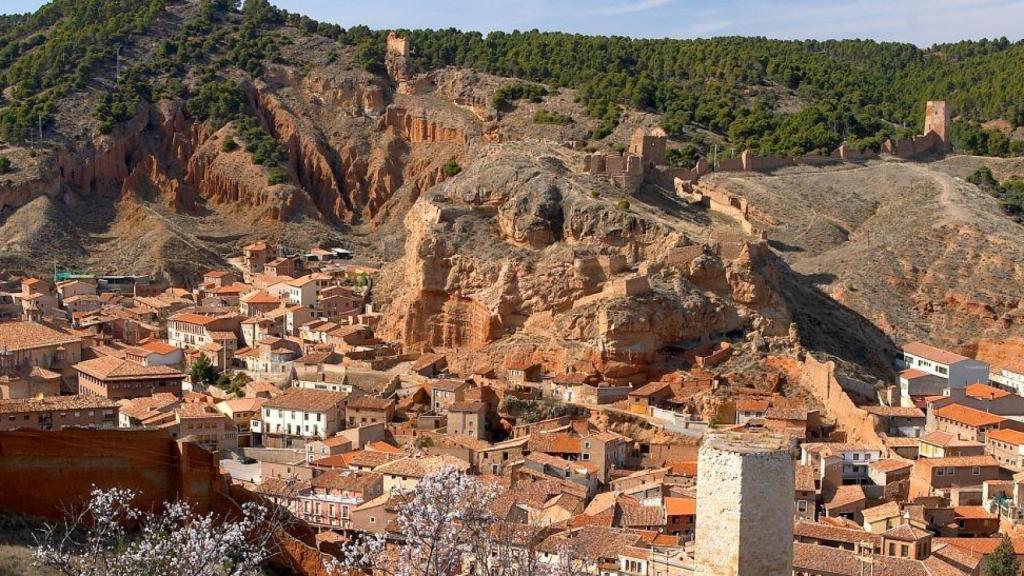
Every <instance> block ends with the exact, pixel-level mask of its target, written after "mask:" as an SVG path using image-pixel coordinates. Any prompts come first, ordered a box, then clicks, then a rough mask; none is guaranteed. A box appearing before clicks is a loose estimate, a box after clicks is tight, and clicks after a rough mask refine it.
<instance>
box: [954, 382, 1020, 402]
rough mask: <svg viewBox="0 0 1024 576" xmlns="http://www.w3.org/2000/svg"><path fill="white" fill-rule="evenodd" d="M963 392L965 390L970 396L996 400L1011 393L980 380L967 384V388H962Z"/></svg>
mask: <svg viewBox="0 0 1024 576" xmlns="http://www.w3.org/2000/svg"><path fill="white" fill-rule="evenodd" d="M964 392H966V393H967V395H968V396H970V397H971V398H981V399H984V400H998V399H1000V398H1006V397H1007V396H1010V395H1011V393H1010V392H1007V391H1006V390H1002V389H1000V388H996V387H995V386H989V385H988V384H982V383H980V382H979V383H977V384H970V385H968V386H967V388H965V389H964Z"/></svg>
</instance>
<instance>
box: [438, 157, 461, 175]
mask: <svg viewBox="0 0 1024 576" xmlns="http://www.w3.org/2000/svg"><path fill="white" fill-rule="evenodd" d="M459 172H462V166H459V163H458V162H456V161H455V158H452V159H451V160H449V161H448V162H446V163H445V165H444V168H442V169H441V173H443V174H444V175H445V176H446V177H448V178H451V177H452V176H455V175H456V174H458V173H459Z"/></svg>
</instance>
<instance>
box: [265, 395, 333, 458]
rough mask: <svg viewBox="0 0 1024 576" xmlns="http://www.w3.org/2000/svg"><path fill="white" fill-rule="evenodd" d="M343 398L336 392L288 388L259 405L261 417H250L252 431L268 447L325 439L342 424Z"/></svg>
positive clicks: (300, 444)
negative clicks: (261, 406) (261, 411)
mask: <svg viewBox="0 0 1024 576" xmlns="http://www.w3.org/2000/svg"><path fill="white" fill-rule="evenodd" d="M345 398H346V395H345V394H339V393H337V392H327V391H323V390H307V389H304V388H289V389H288V390H287V391H285V392H284V393H283V394H281V395H280V396H276V397H274V398H271V399H270V400H268V401H267V402H266V403H264V404H263V418H262V420H253V422H252V424H253V432H255V433H258V434H261V435H262V439H263V445H264V446H267V447H270V448H285V447H291V446H292V445H293V444H298V445H299V446H304V443H305V442H306V441H308V440H310V439H324V438H329V437H331V436H334V434H335V433H337V432H338V431H339V430H341V429H343V428H344V426H345V420H344V412H345V408H344V405H345Z"/></svg>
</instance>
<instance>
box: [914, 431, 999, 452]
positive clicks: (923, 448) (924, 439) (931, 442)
mask: <svg viewBox="0 0 1024 576" xmlns="http://www.w3.org/2000/svg"><path fill="white" fill-rule="evenodd" d="M919 444H920V447H919V456H920V457H921V458H948V457H952V456H981V455H982V454H984V453H985V444H983V443H981V442H975V441H974V440H961V439H960V438H958V437H957V436H956V435H955V434H950V433H948V432H938V431H935V432H928V433H926V434H925V435H924V436H921V438H920V440H919Z"/></svg>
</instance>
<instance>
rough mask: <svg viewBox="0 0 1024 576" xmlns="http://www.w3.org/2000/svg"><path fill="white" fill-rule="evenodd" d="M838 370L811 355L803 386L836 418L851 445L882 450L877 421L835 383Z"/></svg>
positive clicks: (801, 377)
mask: <svg viewBox="0 0 1024 576" xmlns="http://www.w3.org/2000/svg"><path fill="white" fill-rule="evenodd" d="M835 370H836V365H835V362H832V361H828V362H819V361H818V360H816V359H815V358H814V357H813V356H811V355H810V354H808V355H807V360H806V361H805V362H804V364H803V368H802V370H801V374H800V384H801V385H803V386H804V387H805V388H806V389H807V390H809V391H810V392H811V394H812V395H813V396H814V398H815V399H816V400H817V401H818V402H820V403H821V404H822V406H824V407H825V412H826V413H827V414H828V415H829V416H831V417H833V418H835V420H836V425H837V426H838V427H839V428H840V429H841V430H842V431H843V432H844V433H845V434H846V440H847V441H848V442H854V443H857V444H864V445H866V446H872V447H878V448H880V447H882V446H883V442H882V438H881V437H880V436H879V435H878V432H877V431H876V430H875V424H874V419H873V418H872V417H871V415H870V414H868V413H867V412H865V411H864V410H862V409H861V408H859V407H857V405H856V404H854V403H853V401H852V400H851V399H850V396H849V394H847V393H846V391H845V390H844V389H843V387H842V385H841V384H840V383H839V380H838V379H836V376H835Z"/></svg>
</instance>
